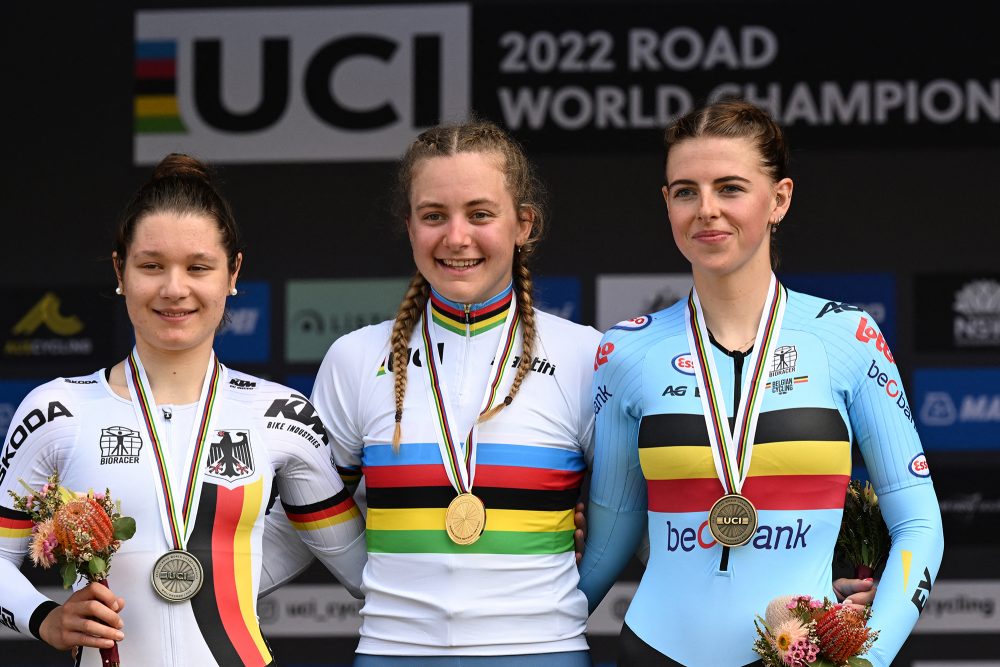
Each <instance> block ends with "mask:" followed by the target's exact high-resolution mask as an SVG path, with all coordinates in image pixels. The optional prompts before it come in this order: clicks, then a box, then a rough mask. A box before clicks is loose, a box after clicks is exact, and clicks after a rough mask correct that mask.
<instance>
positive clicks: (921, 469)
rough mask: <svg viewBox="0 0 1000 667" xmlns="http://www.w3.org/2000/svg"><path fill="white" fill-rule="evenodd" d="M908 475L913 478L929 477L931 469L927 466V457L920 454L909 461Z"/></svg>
mask: <svg viewBox="0 0 1000 667" xmlns="http://www.w3.org/2000/svg"><path fill="white" fill-rule="evenodd" d="M910 474H911V475H913V476H914V477H930V476H931V469H930V467H929V466H928V465H927V457H926V456H924V453H923V452H920V453H919V454H917V455H916V456H914V457H913V460H912V461H910Z"/></svg>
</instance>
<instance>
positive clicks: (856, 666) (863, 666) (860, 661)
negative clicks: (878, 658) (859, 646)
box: [847, 657, 872, 667]
mask: <svg viewBox="0 0 1000 667" xmlns="http://www.w3.org/2000/svg"><path fill="white" fill-rule="evenodd" d="M847 664H848V665H850V666H851V667H872V663H870V662H868V661H867V660H865V659H864V658H858V657H854V658H848V659H847Z"/></svg>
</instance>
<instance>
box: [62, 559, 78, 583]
mask: <svg viewBox="0 0 1000 667" xmlns="http://www.w3.org/2000/svg"><path fill="white" fill-rule="evenodd" d="M60 573H61V574H62V582H63V588H71V587H72V586H73V582H75V581H76V566H75V565H73V563H63V566H62V568H61V569H60Z"/></svg>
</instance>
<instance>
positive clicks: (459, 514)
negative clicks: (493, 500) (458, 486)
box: [444, 493, 486, 546]
mask: <svg viewBox="0 0 1000 667" xmlns="http://www.w3.org/2000/svg"><path fill="white" fill-rule="evenodd" d="M444 523H445V529H446V530H447V531H448V537H450V538H451V541H452V542H454V543H455V544H461V545H463V546H464V545H468V544H472V543H474V542H475V541H476V540H478V539H479V536H480V535H482V534H483V530H484V529H485V528H486V506H485V505H483V501H482V500H480V499H479V498H477V497H476V496H474V495H472V494H471V493H460V494H458V495H457V496H455V498H454V499H453V500H452V501H451V502H450V503H448V509H447V511H446V512H445V514H444Z"/></svg>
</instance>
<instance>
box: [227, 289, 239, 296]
mask: <svg viewBox="0 0 1000 667" xmlns="http://www.w3.org/2000/svg"><path fill="white" fill-rule="evenodd" d="M229 293H230V294H231V295H232V296H236V295H237V294H239V291H237V289H236V288H235V287H234V288H233V289H231V290H229Z"/></svg>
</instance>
